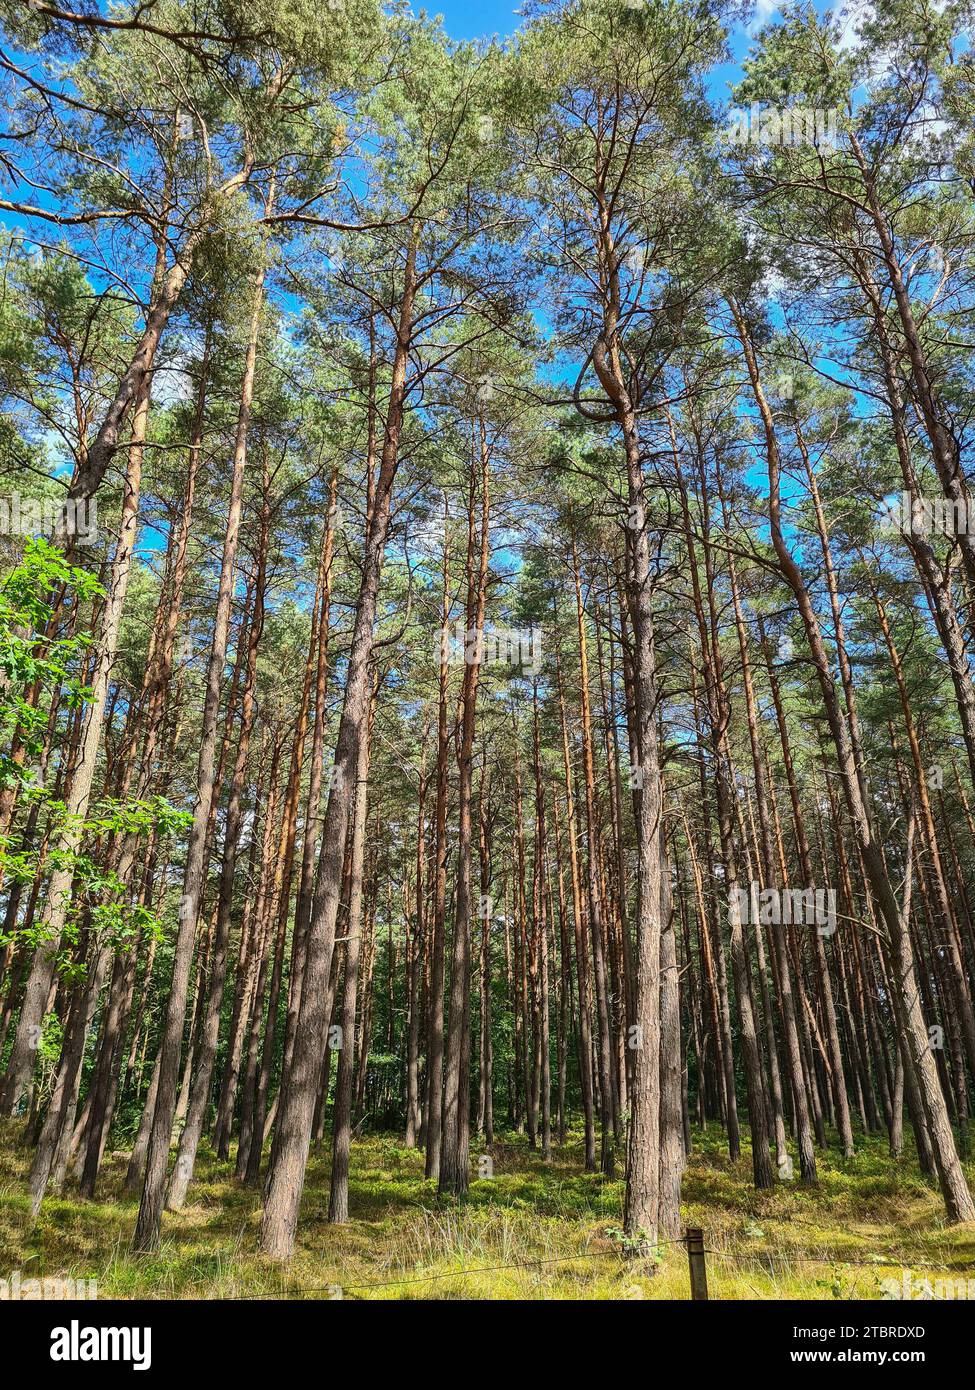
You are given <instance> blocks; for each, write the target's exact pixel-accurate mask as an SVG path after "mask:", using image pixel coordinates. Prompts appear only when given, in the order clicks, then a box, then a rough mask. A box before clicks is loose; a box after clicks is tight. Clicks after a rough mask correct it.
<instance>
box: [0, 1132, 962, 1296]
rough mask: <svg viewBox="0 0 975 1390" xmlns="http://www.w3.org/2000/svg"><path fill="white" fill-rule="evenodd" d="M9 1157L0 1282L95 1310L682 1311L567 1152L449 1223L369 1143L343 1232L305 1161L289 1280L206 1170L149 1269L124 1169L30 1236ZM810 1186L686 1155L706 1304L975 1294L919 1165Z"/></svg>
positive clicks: (868, 1162) (835, 1165)
mask: <svg viewBox="0 0 975 1390" xmlns="http://www.w3.org/2000/svg"><path fill="white" fill-rule="evenodd" d="M16 1137H17V1129H16V1127H15V1126H13V1125H10V1124H8V1125H6V1126H3V1127H0V1277H5V1276H7V1274H8V1272H12V1271H13V1270H19V1271H20V1273H21V1277H22V1279H35V1278H43V1277H53V1276H56V1275H71V1276H73V1277H75V1278H93V1279H95V1280H97V1283H98V1292H99V1297H101V1298H207V1299H215V1298H247V1297H253V1298H262V1297H289V1298H299V1297H301V1298H329V1297H344V1298H393V1299H399V1298H455V1299H460V1298H492V1299H503V1298H545V1299H561V1298H570V1299H572V1298H586V1299H588V1298H596V1299H625V1298H677V1299H686V1298H688V1297H689V1285H688V1277H687V1263H686V1257H685V1254H684V1251H683V1249H682V1247H680V1246H679V1245H678V1246H670V1247H665V1248H662V1249H661V1250H660V1251H659V1264H658V1265H657V1267H656V1270H655V1271H653V1270H652V1269H651V1268H650V1267H648V1266H647V1265H646V1264H641V1263H638V1262H635V1261H633V1260H632V1259H630V1258H628V1257H627V1253H626V1250H625V1249H624V1248H623V1247H622V1245H621V1242H620V1238H619V1235H618V1234H617V1231H618V1227H619V1224H620V1211H621V1203H622V1193H623V1185H622V1182H620V1181H614V1182H605V1181H603V1180H602V1179H601V1178H599V1177H598V1176H596V1175H592V1174H584V1173H583V1172H582V1171H581V1168H582V1150H581V1143H580V1142H579V1138H578V1136H575V1137H574V1139H573V1142H571V1143H570V1144H569V1145H567V1147H566V1149H565V1151H564V1152H561V1153H557V1154H556V1155H555V1156H554V1157H553V1159H552V1161H551V1162H550V1163H548V1164H544V1163H543V1162H542V1160H541V1158H540V1157H539V1156H538V1154H536V1153H533V1152H532V1151H531V1150H530V1149H529V1148H528V1146H527V1144H526V1142H525V1140H524V1139H523V1138H521V1137H519V1136H517V1135H506V1136H503V1137H502V1138H500V1139H499V1140H498V1142H497V1143H496V1144H495V1145H494V1148H493V1150H492V1158H493V1161H494V1176H493V1178H490V1179H479V1180H476V1181H475V1182H473V1184H472V1186H471V1190H470V1194H469V1196H468V1198H467V1199H466V1200H465V1201H464V1202H463V1203H460V1204H448V1203H441V1202H439V1201H438V1200H437V1196H436V1191H435V1188H434V1185H433V1184H431V1183H428V1182H426V1181H424V1178H423V1160H422V1155H421V1154H418V1153H416V1152H415V1151H410V1150H408V1149H404V1148H403V1147H402V1145H401V1143H400V1142H398V1141H397V1139H395V1138H392V1137H388V1136H382V1135H373V1136H368V1137H366V1138H364V1139H361V1140H359V1141H358V1142H357V1143H355V1144H354V1145H353V1152H352V1179H351V1185H350V1203H349V1205H350V1211H351V1213H352V1220H351V1221H350V1222H349V1223H348V1225H346V1226H343V1227H334V1226H329V1225H328V1224H327V1223H326V1220H325V1217H326V1214H327V1208H328V1152H327V1150H324V1151H316V1152H315V1153H314V1154H313V1156H312V1160H311V1163H310V1165H309V1174H308V1184H307V1188H306V1193H305V1199H304V1202H303V1205H302V1216H301V1224H300V1227H299V1236H298V1246H297V1250H296V1255H295V1259H294V1261H293V1262H292V1264H291V1265H289V1266H288V1267H287V1269H282V1268H280V1267H278V1266H275V1265H272V1264H270V1263H268V1262H267V1261H265V1260H263V1259H261V1258H260V1257H259V1256H258V1255H256V1254H255V1253H254V1251H255V1246H256V1237H257V1229H258V1221H259V1215H260V1200H259V1194H258V1193H256V1192H254V1191H251V1190H247V1189H243V1188H241V1187H240V1186H239V1184H237V1183H236V1182H235V1180H234V1178H233V1168H232V1165H228V1164H223V1163H218V1162H217V1161H216V1160H215V1159H214V1157H213V1156H212V1155H211V1154H209V1153H206V1152H203V1153H201V1156H200V1160H199V1163H198V1165H197V1179H196V1181H194V1183H193V1185H192V1187H191V1189H190V1197H191V1201H190V1203H189V1204H188V1205H187V1206H186V1208H185V1209H184V1210H183V1211H182V1212H181V1213H179V1214H178V1215H167V1216H166V1219H165V1223H164V1227H163V1237H164V1238H163V1243H162V1246H161V1249H160V1251H159V1253H158V1254H157V1255H156V1256H154V1257H153V1258H151V1259H140V1260H136V1259H133V1258H132V1257H131V1256H130V1255H129V1253H128V1242H129V1239H130V1237H131V1234H132V1229H133V1227H134V1224H135V1216H136V1209H137V1205H138V1204H137V1203H136V1202H134V1201H130V1200H128V1199H123V1198H122V1197H121V1195H120V1193H121V1183H122V1177H123V1175H124V1171H125V1157H126V1156H125V1155H123V1154H114V1155H111V1156H109V1158H108V1160H107V1162H106V1167H105V1170H104V1173H103V1176H102V1178H101V1180H100V1183H99V1193H100V1200H99V1201H96V1202H85V1201H81V1200H79V1199H78V1198H77V1197H76V1196H74V1195H73V1194H72V1193H71V1191H70V1189H69V1190H68V1192H67V1193H66V1195H65V1196H64V1197H63V1198H49V1199H48V1200H47V1201H46V1202H45V1203H44V1206H43V1209H42V1211H41V1216H40V1219H39V1221H38V1222H37V1224H36V1225H34V1226H32V1225H31V1223H30V1220H29V1212H28V1201H27V1196H26V1188H27V1183H26V1179H27V1171H28V1167H29V1161H30V1155H29V1154H28V1153H27V1152H26V1151H24V1150H23V1149H20V1148H18V1147H17V1146H16V1143H15V1140H16ZM476 1152H477V1150H476V1147H475V1153H476ZM819 1170H820V1183H819V1186H818V1187H817V1188H814V1189H803V1188H802V1187H800V1186H799V1185H798V1184H797V1183H792V1184H783V1185H781V1186H779V1187H778V1188H776V1189H775V1190H774V1191H773V1192H771V1193H757V1192H755V1191H754V1189H753V1188H752V1186H751V1181H750V1179H751V1165H750V1159H749V1157H748V1155H747V1153H746V1154H745V1155H744V1156H743V1158H742V1160H741V1162H739V1163H737V1164H734V1165H732V1164H730V1163H729V1162H728V1158H727V1151H726V1149H725V1148H724V1144H723V1136H722V1135H721V1134H720V1133H717V1132H714V1133H707V1134H696V1135H695V1152H694V1154H693V1156H692V1159H691V1162H690V1166H689V1168H688V1171H687V1174H686V1176H685V1179H684V1201H683V1217H684V1221H685V1222H686V1224H688V1225H698V1226H701V1227H703V1229H704V1231H705V1235H706V1244H707V1247H708V1249H709V1251H710V1252H711V1253H710V1254H709V1256H708V1280H709V1285H710V1291H711V1296H712V1298H723V1299H755V1298H759V1299H766V1298H772V1299H781V1298H785V1299H792V1298H822V1299H830V1298H878V1297H880V1296H881V1286H880V1281H881V1280H882V1279H885V1278H891V1277H893V1278H896V1279H898V1280H900V1278H901V1271H902V1269H904V1268H909V1269H911V1270H912V1271H914V1273H915V1275H916V1276H917V1277H919V1278H928V1279H930V1280H932V1281H934V1280H935V1279H939V1278H941V1279H949V1278H950V1279H963V1278H975V1229H973V1228H972V1227H970V1226H969V1227H953V1228H952V1227H948V1226H946V1225H945V1222H944V1219H943V1214H942V1206H941V1202H940V1199H939V1197H938V1195H937V1193H936V1192H935V1191H934V1190H933V1189H932V1188H930V1187H929V1186H928V1185H927V1184H926V1183H924V1181H923V1180H922V1179H921V1177H920V1175H919V1173H918V1170H917V1165H916V1163H915V1162H914V1160H913V1156H911V1157H905V1158H904V1159H902V1160H901V1161H899V1162H896V1163H895V1162H893V1161H892V1160H891V1159H890V1158H889V1157H888V1155H887V1151H886V1143H885V1142H884V1141H882V1140H879V1139H878V1140H873V1139H869V1140H866V1141H863V1142H862V1145H861V1148H860V1151H859V1152H858V1154H857V1156H856V1157H855V1158H854V1159H852V1160H850V1161H848V1162H844V1161H843V1160H842V1159H841V1158H840V1157H839V1155H838V1154H836V1153H835V1152H831V1153H830V1154H829V1155H828V1156H823V1155H820V1156H819ZM969 1179H970V1180H971V1181H975V1170H973V1169H971V1168H970V1169H969ZM509 1266H516V1267H515V1268H510V1267H509Z"/></svg>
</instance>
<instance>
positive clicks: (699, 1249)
mask: <svg viewBox="0 0 975 1390" xmlns="http://www.w3.org/2000/svg"><path fill="white" fill-rule="evenodd" d="M685 1243H686V1245H687V1263H688V1265H689V1267H690V1271H691V1298H692V1299H693V1300H695V1301H697V1300H698V1299H705V1300H706V1299H707V1296H708V1270H707V1265H706V1264H705V1261H704V1232H703V1231H702V1230H701V1228H700V1226H688V1228H687V1235H686V1240H685Z"/></svg>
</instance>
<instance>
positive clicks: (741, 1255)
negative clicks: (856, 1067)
mask: <svg viewBox="0 0 975 1390" xmlns="http://www.w3.org/2000/svg"><path fill="white" fill-rule="evenodd" d="M673 1245H682V1246H684V1247H685V1248H687V1247H688V1237H687V1235H683V1236H678V1237H676V1238H675V1239H673V1240H658V1241H654V1242H653V1244H652V1247H651V1249H652V1251H654V1252H656V1251H658V1250H662V1249H664V1248H665V1247H667V1246H673ZM700 1250H701V1254H702V1255H703V1254H707V1255H713V1256H714V1257H715V1258H716V1259H719V1260H737V1261H739V1262H747V1261H763V1260H778V1261H781V1262H783V1263H786V1264H796V1265H802V1264H815V1265H824V1266H828V1267H829V1268H832V1269H835V1268H837V1266H855V1267H857V1268H863V1267H865V1266H868V1267H870V1268H872V1269H877V1270H880V1269H884V1268H887V1269H894V1268H898V1267H899V1266H898V1263H897V1262H898V1261H900V1262H901V1265H904V1264H908V1265H910V1264H912V1263H913V1264H917V1263H919V1262H923V1260H924V1259H925V1257H924V1256H921V1255H919V1254H917V1253H915V1254H913V1255H910V1254H905V1255H897V1254H889V1253H888V1255H887V1256H886V1257H885V1258H884V1260H882V1261H880V1260H873V1259H870V1260H862V1259H850V1258H848V1257H847V1256H843V1255H839V1254H837V1255H830V1256H823V1255H810V1254H807V1253H806V1252H805V1251H804V1250H800V1249H788V1248H781V1247H780V1248H779V1249H772V1248H770V1247H768V1246H751V1247H749V1248H747V1249H739V1250H717V1249H715V1248H714V1247H713V1246H710V1245H707V1246H705V1245H702V1246H701V1247H700ZM620 1258H621V1255H620V1252H616V1251H612V1250H590V1251H582V1252H577V1253H575V1254H572V1253H569V1252H566V1253H564V1254H561V1255H553V1256H550V1257H545V1258H542V1259H536V1260H514V1261H510V1262H508V1263H505V1264H497V1265H472V1266H470V1267H468V1268H464V1269H451V1270H446V1271H443V1272H441V1273H439V1274H420V1275H411V1276H410V1277H408V1278H402V1279H379V1280H374V1281H371V1282H369V1283H359V1284H352V1283H344V1282H339V1281H338V1280H336V1281H335V1282H334V1283H331V1284H323V1285H315V1286H307V1287H306V1286H300V1287H298V1288H288V1289H283V1290H282V1291H281V1293H280V1294H266V1293H261V1294H242V1295H239V1299H240V1301H245V1300H247V1301H250V1300H264V1299H268V1298H282V1299H297V1298H300V1297H303V1296H304V1295H305V1294H329V1295H331V1296H332V1297H333V1298H336V1299H340V1298H342V1297H344V1295H345V1294H346V1293H361V1292H366V1291H369V1290H372V1289H394V1288H408V1287H411V1286H415V1285H418V1284H434V1283H441V1282H443V1281H444V1280H447V1279H466V1278H471V1277H473V1276H475V1275H480V1274H500V1273H507V1272H510V1271H512V1270H521V1269H526V1270H540V1269H542V1268H544V1267H546V1266H551V1265H563V1264H574V1263H578V1262H581V1261H586V1260H616V1261H617V1263H618V1262H619V1261H620Z"/></svg>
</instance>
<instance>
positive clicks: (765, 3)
mask: <svg viewBox="0 0 975 1390" xmlns="http://www.w3.org/2000/svg"><path fill="white" fill-rule="evenodd" d="M814 3H815V6H816V9H817V10H818V11H819V13H820V14H824V13H825V12H826V11H827V10H829V9H830V8H837V7H838V4H839V0H837V4H836V5H835V6H834V5H832V4H831V0H814ZM519 8H520V6H519V5H518V3H517V0H440V3H439V4H438V3H436V2H435V0H432V2H431V3H429V4H423V3H420V2H419V0H415V3H414V4H413V9H414V10H415V11H417V12H418V11H419V10H420V9H425V10H426V11H427V13H428V14H431V15H433V14H439V15H442V16H443V22H444V28H445V29H446V31H447V33H448V34H450V35H451V37H452V38H455V39H477V38H484V37H491V36H494V35H497V36H499V37H501V38H507V37H509V36H510V35H511V34H513V33H514V32H515V30H516V29H517V28H518V26H519V25H520V23H521V16H520V15H519V14H518V13H517V11H518V9H519ZM781 8H782V5H781V4H780V3H779V0H755V8H754V12H753V18H752V20H751V22H750V24H749V26H748V28H749V29H751V30H752V31H753V32H754V31H756V30H758V29H759V28H761V27H762V25H763V24H766V23H768V22H769V21H770V20H773V19H774V18H775V16H776V15H777V13H778V12H779V10H780V9H781ZM748 44H749V33H748V32H747V30H746V28H745V27H744V26H742V25H739V26H736V28H735V29H734V30H733V31H732V34H731V52H732V57H733V61H732V62H731V63H728V64H725V65H723V66H722V67H721V68H720V69H717V70H716V71H715V73H714V77H713V86H712V90H713V94H714V96H715V98H716V99H717V100H719V101H722V100H725V101H726V100H728V99H729V96H730V92H729V85H730V84H731V83H733V82H735V81H737V79H738V78H739V77H740V75H741V69H740V66H739V64H740V62H741V59H742V57H743V56H744V54H745V53H746V52H747V50H748Z"/></svg>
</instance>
